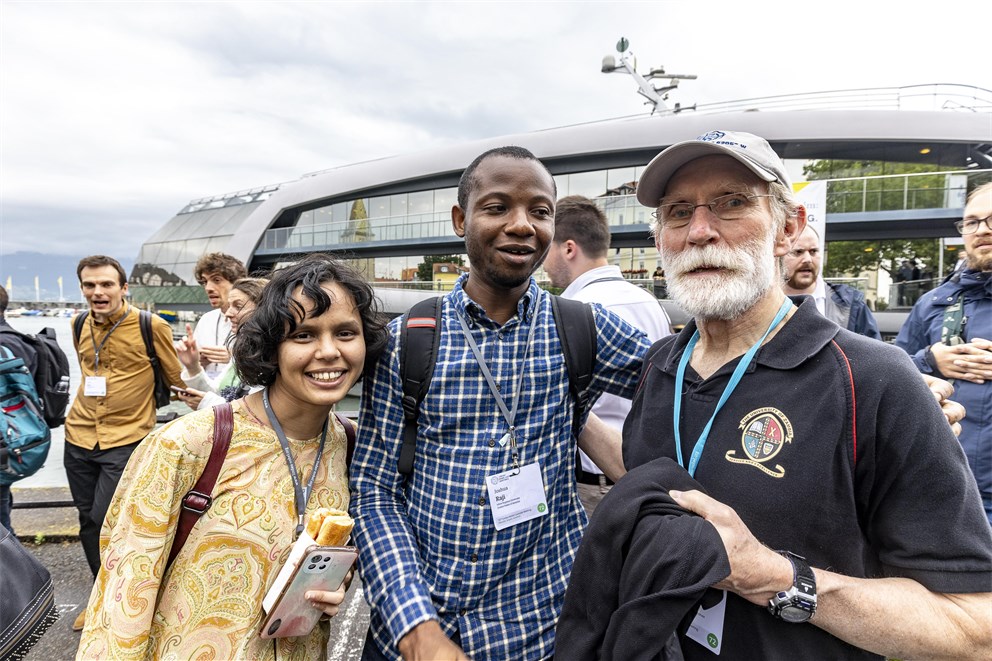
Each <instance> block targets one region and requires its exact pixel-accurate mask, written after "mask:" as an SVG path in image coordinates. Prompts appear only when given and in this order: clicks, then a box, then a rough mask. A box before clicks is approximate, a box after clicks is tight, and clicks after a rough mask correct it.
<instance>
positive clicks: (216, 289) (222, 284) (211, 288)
mask: <svg viewBox="0 0 992 661" xmlns="http://www.w3.org/2000/svg"><path fill="white" fill-rule="evenodd" d="M200 284H201V285H203V291H205V292H206V293H207V298H208V299H209V300H210V305H211V307H215V308H220V309H221V310H224V311H227V305H228V302H227V295H228V294H229V293H230V291H231V286H232V285H233V284H234V283H233V282H231V281H230V280H228V279H227V278H225V277H224V276H222V275H221V274H219V273H204V274H203V282H201V283H200Z"/></svg>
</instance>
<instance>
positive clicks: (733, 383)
mask: <svg viewBox="0 0 992 661" xmlns="http://www.w3.org/2000/svg"><path fill="white" fill-rule="evenodd" d="M790 308H792V301H791V300H789V297H788V296H786V297H785V300H784V301H782V307H780V308H779V309H778V314H776V315H775V318H774V319H772V323H771V324H769V325H768V330H766V331H765V334H764V335H762V336H761V339H760V340H758V341H757V342H755V343H754V345H753V346H752V347H751V348H750V349H748V350H747V353H745V354H744V357H743V358H741V362H739V363H738V364H737V369H735V370H734V373H733V374H732V375H731V377H730V382H729V383H728V384H727V386H726V387H725V388H724V389H723V394H722V395H720V401H718V402H717V403H716V409H714V410H713V415H711V416H710V421H709V422H707V423H706V427H704V428H703V431H702V433H701V434H700V435H699V439H698V440H697V441H696V445H695V447H693V448H692V456H691V457H689V475H690V476H692V477H695V476H696V466H698V465H699V458H700V457H702V456H703V448H705V447H706V439H707V438H708V437H709V435H710V429H711V428H712V427H713V421H714V420H715V419H716V414H717V413H719V412H720V409H722V408H723V405H724V404H726V403H727V400H728V399H730V396H731V395H732V394H733V392H734V390H735V389H736V388H737V384H738V383H740V382H741V378H743V376H744V372H745V371H747V368H748V365H750V364H751V360H752V359H753V358H754V354H756V353H758V349H760V348H761V344H762V343H763V342H764V341H765V338H766V337H768V334H769V333H771V332H772V329H773V328H775V327H776V326H778V324H779V322H780V321H782V319H784V318H785V315H786V314H787V313H788V312H789V309H790ZM698 340H699V329H698V328H697V329H696V332H695V333H693V334H692V338H691V339H690V340H689V344H687V345H686V347H685V351H683V352H682V359H681V360H679V369H678V371H677V372H676V373H675V414H674V416H675V417H674V425H675V455H676V457H677V458H678V460H679V466H681V467H682V468H685V462H684V461H683V460H682V434H681V433H680V432H679V420H680V419H681V413H682V388H683V385H684V384H685V367H686V365H688V364H689V358H691V357H692V350H693V349H694V348H695V347H696V342H697V341H698Z"/></svg>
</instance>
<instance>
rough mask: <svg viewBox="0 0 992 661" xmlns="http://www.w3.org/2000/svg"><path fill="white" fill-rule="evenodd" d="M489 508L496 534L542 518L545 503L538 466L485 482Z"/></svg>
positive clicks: (545, 497) (511, 471)
mask: <svg viewBox="0 0 992 661" xmlns="http://www.w3.org/2000/svg"><path fill="white" fill-rule="evenodd" d="M486 488H487V489H488V490H489V507H490V509H491V510H492V513H493V523H494V524H495V525H496V530H503V529H504V528H509V527H510V526H514V525H516V524H518V523H523V522H524V521H530V520H531V519H536V518H537V517H539V516H546V515H547V513H548V499H547V495H546V494H545V493H544V480H542V479H541V466H540V464H538V463H537V462H536V461H535V462H534V463H532V464H527V465H526V466H521V467H520V469H519V470H512V469H511V470H508V471H506V472H505V473H497V474H495V475H490V476H489V477H487V478H486Z"/></svg>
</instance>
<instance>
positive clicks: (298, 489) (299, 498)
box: [262, 388, 327, 537]
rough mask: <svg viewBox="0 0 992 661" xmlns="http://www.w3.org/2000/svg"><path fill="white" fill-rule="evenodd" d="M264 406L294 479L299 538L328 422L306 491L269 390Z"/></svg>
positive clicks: (264, 394) (322, 449)
mask: <svg viewBox="0 0 992 661" xmlns="http://www.w3.org/2000/svg"><path fill="white" fill-rule="evenodd" d="M262 404H263V405H264V406H265V415H267V416H268V417H269V423H270V424H271V425H272V429H274V430H275V432H276V437H278V439H279V445H281V446H282V453H283V456H285V457H286V464H287V465H288V466H289V476H290V477H291V478H293V492H294V493H293V500H294V501H295V502H296V516H297V521H296V537H299V536H300V533H302V532H303V516H304V514H305V513H306V510H307V502H308V501H309V500H310V494H311V493H313V483H314V480H315V479H316V478H317V469H318V468H319V467H320V458H321V457H322V456H323V455H324V441H326V440H327V420H324V431H322V432H321V434H320V446H319V447H318V448H317V458H316V459H314V460H313V472H311V473H310V481H309V482H307V486H306V488H305V489H304V488H303V486H302V485H301V484H300V478H299V476H298V475H297V474H296V462H295V461H293V453H292V452H290V450H289V441H287V440H286V434H285V432H283V430H282V425H280V424H279V419H278V418H277V417H276V414H275V411H273V410H272V406H271V405H270V404H269V389H268V388H265V389H264V390H263V391H262Z"/></svg>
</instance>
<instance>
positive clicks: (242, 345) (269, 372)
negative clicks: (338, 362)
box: [232, 253, 389, 386]
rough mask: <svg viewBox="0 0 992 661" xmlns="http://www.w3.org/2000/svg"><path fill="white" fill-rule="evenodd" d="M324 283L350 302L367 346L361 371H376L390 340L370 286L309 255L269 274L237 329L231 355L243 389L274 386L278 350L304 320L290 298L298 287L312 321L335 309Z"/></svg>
mask: <svg viewBox="0 0 992 661" xmlns="http://www.w3.org/2000/svg"><path fill="white" fill-rule="evenodd" d="M328 283H337V284H339V285H341V287H342V288H344V290H345V291H347V292H348V293H349V294H351V297H352V298H353V299H354V301H355V307H356V308H357V309H358V314H359V316H360V317H361V320H362V336H363V339H364V340H365V366H364V369H365V371H368V370H370V369H371V368H372V367H373V366H374V365H375V363H376V361H377V360H378V359H379V356H380V355H381V354H382V352H383V350H384V349H385V348H386V343H387V341H388V340H389V335H388V331H387V330H386V318H385V317H384V316H383V315H382V314H380V312H379V301H378V299H376V297H375V295H374V294H373V291H372V287H371V285H369V283H368V282H366V281H365V279H364V278H363V277H362V276H361V274H359V273H358V272H357V271H355V270H354V269H352V268H351V267H350V266H348V265H347V264H345V263H344V262H341V261H340V260H338V259H335V258H334V257H332V256H331V255H327V254H324V253H312V254H310V255H307V256H306V257H304V258H303V259H301V260H300V261H298V262H296V263H295V264H293V265H291V266H287V267H285V268H281V269H279V270H278V271H275V272H274V273H273V274H272V279H271V280H269V283H268V284H267V285H266V286H265V288H264V289H263V290H262V296H261V299H260V300H259V302H258V307H256V308H255V311H254V312H252V314H251V316H250V317H249V318H248V319H247V320H246V321H245V323H244V324H243V325H242V326H241V327H240V328H238V339H237V342H235V343H234V349H233V351H232V353H233V357H234V364H235V366H236V369H237V372H238V376H240V377H241V381H242V383H246V384H251V385H259V386H270V385H272V384H273V383H274V382H275V380H276V375H277V374H278V373H279V362H278V351H279V345H280V344H281V343H282V342H283V340H285V339H286V338H287V337H288V336H289V335H291V334H292V333H293V332H294V331H295V330H296V326H297V324H298V323H299V320H300V319H302V318H303V315H304V314H305V311H304V308H303V306H302V305H300V303H299V302H298V301H296V300H294V299H293V292H294V291H295V290H296V288H297V287H302V288H303V292H302V294H303V296H304V297H306V298H307V299H309V300H310V301H312V302H313V304H314V308H313V310H312V311H311V313H310V316H311V317H319V316H320V315H322V314H324V312H326V311H327V310H328V309H329V308H330V307H331V305H334V303H335V302H334V301H333V300H331V297H329V296H328V295H327V292H325V291H324V290H323V289H322V288H321V285H322V284H328Z"/></svg>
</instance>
